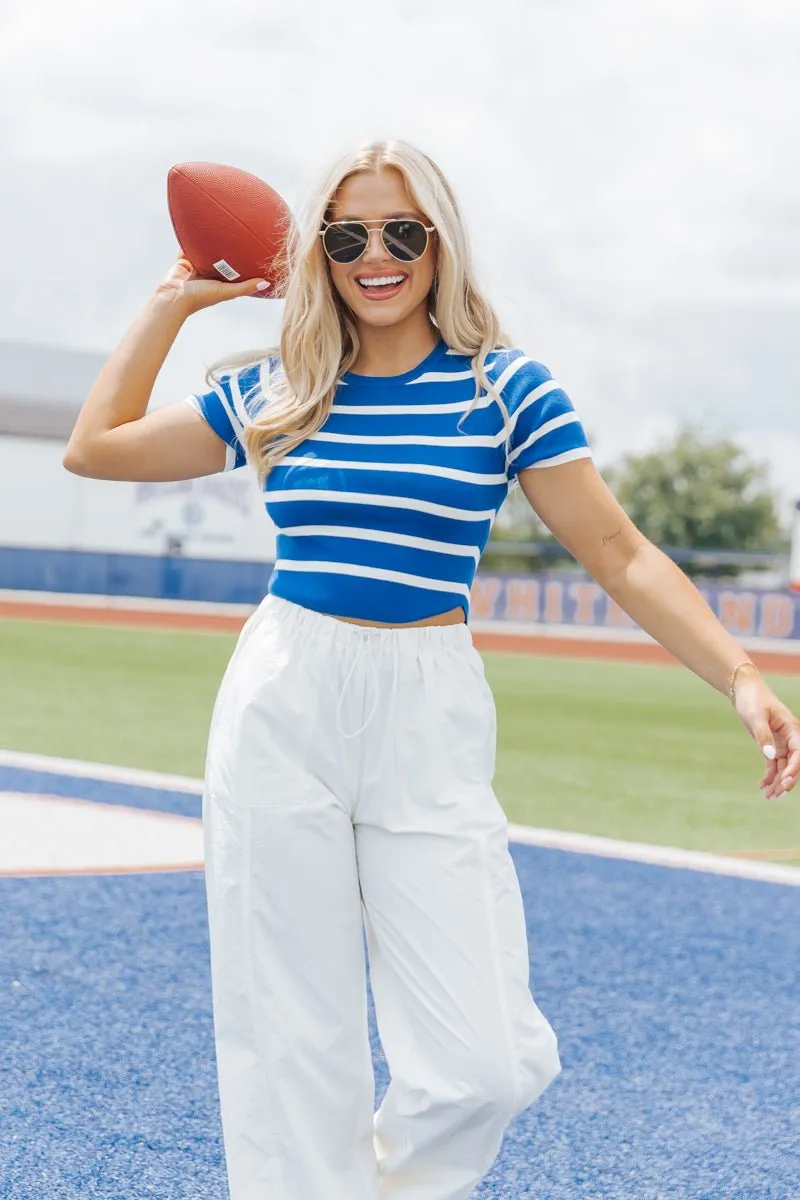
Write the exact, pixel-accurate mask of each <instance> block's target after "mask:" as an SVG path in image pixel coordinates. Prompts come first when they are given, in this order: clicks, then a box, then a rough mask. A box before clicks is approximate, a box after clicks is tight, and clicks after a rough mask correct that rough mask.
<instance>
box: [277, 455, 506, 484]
mask: <svg viewBox="0 0 800 1200" xmlns="http://www.w3.org/2000/svg"><path fill="white" fill-rule="evenodd" d="M287 463H294V464H295V465H296V466H302V467H325V468H328V467H338V468H340V469H341V470H346V471H377V472H378V473H379V474H382V473H383V472H384V471H395V472H398V473H400V474H402V475H434V476H441V477H442V478H444V479H455V480H458V482H459V483H474V484H485V485H486V486H487V487H488V486H490V485H493V484H498V483H507V482H508V481H507V478H506V475H505V474H504V473H503V474H500V475H479V474H478V473H477V472H475V471H459V470H457V469H456V468H455V467H437V466H431V465H428V464H427V463H394V462H385V463H383V462H380V463H369V462H351V461H350V460H349V459H348V460H347V461H344V460H343V461H341V462H340V461H339V459H336V458H314V457H313V456H311V457H309V458H306V457H305V456H304V455H302V456H298V455H295V454H287V455H286V456H285V457H284V458H282V459H281V461H280V463H278V466H280V467H283V466H285V465H286V464H287Z"/></svg>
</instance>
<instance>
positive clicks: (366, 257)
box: [361, 228, 391, 262]
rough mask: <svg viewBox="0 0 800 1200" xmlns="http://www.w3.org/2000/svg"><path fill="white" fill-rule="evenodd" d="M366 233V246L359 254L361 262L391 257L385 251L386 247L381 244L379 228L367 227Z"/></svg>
mask: <svg viewBox="0 0 800 1200" xmlns="http://www.w3.org/2000/svg"><path fill="white" fill-rule="evenodd" d="M367 235H368V236H367V248H366V250H365V251H364V253H363V255H362V256H361V261H362V262H373V261H375V260H377V261H381V260H382V259H387V258H391V255H390V254H388V253H387V251H386V247H385V246H384V244H383V239H382V238H381V231H380V228H378V229H368V230H367Z"/></svg>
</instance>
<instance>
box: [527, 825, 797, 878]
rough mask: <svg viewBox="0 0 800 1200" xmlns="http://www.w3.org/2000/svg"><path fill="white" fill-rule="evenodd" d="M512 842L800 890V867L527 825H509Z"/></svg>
mask: <svg viewBox="0 0 800 1200" xmlns="http://www.w3.org/2000/svg"><path fill="white" fill-rule="evenodd" d="M508 836H509V839H510V840H511V841H514V842H522V843H523V844H524V845H526V846H544V847H545V848H547V849H550V850H566V851H568V852H570V853H572V854H592V855H595V856H596V857H598V858H622V859H626V860H627V861H628V862H641V863H648V864H649V865H650V866H654V867H676V868H678V869H680V870H684V871H705V872H707V873H708V874H710V875H731V876H734V877H735V878H738V879H759V880H762V881H763V882H765V883H784V884H788V885H789V886H790V887H800V868H798V867H783V866H780V865H778V864H776V863H762V862H751V861H749V860H748V859H739V858H726V857H725V856H724V855H722V854H710V853H708V852H706V851H702V850H681V849H679V848H678V847H677V846H657V845H648V844H647V843H644V842H621V841H618V840H617V839H616V838H604V837H595V836H593V835H592V834H588V833H568V832H566V831H562V830H560V829H537V828H535V827H534V826H527V825H509V827H508Z"/></svg>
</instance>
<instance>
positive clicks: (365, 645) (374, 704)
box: [336, 638, 378, 738]
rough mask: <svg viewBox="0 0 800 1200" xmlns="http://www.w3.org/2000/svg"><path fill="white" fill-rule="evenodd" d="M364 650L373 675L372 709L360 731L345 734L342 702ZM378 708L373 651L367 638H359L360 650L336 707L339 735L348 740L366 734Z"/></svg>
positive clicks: (355, 656)
mask: <svg viewBox="0 0 800 1200" xmlns="http://www.w3.org/2000/svg"><path fill="white" fill-rule="evenodd" d="M362 648H363V649H364V650H366V652H367V665H368V667H369V669H370V673H371V677H372V708H371V709H370V712H369V716H368V717H367V719H366V721H365V722H364V724H363V725H362V726H361V727H360V728H359V729H356V731H355V732H354V733H345V731H344V730H343V729H342V701H343V700H344V694H345V692H346V691H347V685H348V683H349V682H350V680H351V679H352V678H353V673H354V671H355V669H356V667H357V666H358V663H359V660H360V658H361V651H362ZM377 708H378V673H377V671H376V670H375V659H374V655H373V654H372V651H371V649H370V645H369V641H368V639H367V638H359V639H358V649H357V651H356V653H355V654H354V655H353V661H352V662H351V664H350V670H349V671H348V672H347V675H346V676H345V680H344V683H343V684H342V690H341V692H340V693H339V703H338V705H337V706H336V725H337V727H338V729H339V733H341V735H342V737H346V738H354V737H358V735H359V734H360V733H363V732H364V730H365V729H366V728H367V726H368V725H369V723H370V721H371V720H372V718H373V717H374V716H375V713H376V711H377Z"/></svg>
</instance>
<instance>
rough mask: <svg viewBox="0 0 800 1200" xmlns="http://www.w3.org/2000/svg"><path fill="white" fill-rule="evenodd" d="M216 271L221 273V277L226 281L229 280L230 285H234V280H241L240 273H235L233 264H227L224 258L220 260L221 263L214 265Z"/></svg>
mask: <svg viewBox="0 0 800 1200" xmlns="http://www.w3.org/2000/svg"><path fill="white" fill-rule="evenodd" d="M214 269H215V270H217V271H219V273H220V275H222V276H223V277H224V278H225V279H227V280H228V283H233V281H234V279H238V278H239V272H238V271H234V269H233V267H232V266H231V264H230V263H228V262H225V259H224V258H221V259H220V260H219V262H215V263H214Z"/></svg>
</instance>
